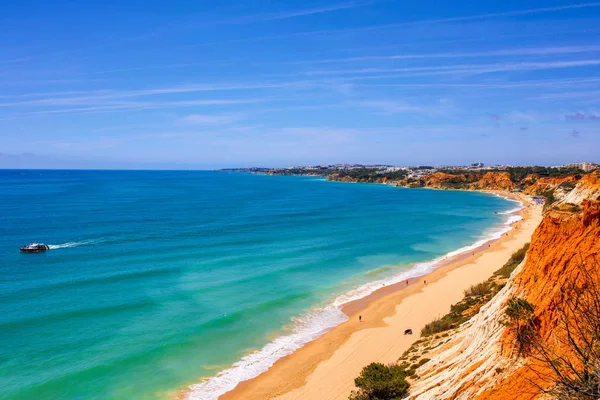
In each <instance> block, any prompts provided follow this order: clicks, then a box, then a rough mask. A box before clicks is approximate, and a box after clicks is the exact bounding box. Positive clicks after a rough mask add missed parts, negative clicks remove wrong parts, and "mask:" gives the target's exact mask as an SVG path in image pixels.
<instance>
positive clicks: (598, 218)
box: [411, 175, 600, 400]
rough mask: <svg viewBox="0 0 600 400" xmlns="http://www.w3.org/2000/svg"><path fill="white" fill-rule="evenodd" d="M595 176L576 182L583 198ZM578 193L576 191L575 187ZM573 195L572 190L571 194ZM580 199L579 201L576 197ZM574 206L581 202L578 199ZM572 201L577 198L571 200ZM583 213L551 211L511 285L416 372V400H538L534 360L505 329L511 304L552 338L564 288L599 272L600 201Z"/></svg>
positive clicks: (594, 185)
mask: <svg viewBox="0 0 600 400" xmlns="http://www.w3.org/2000/svg"><path fill="white" fill-rule="evenodd" d="M597 184H598V176H597V175H594V176H590V177H588V179H586V180H585V181H583V179H582V182H579V183H578V187H579V185H581V187H580V188H579V189H580V193H585V194H586V195H590V194H591V195H592V196H595V195H596V194H597V192H596V190H597ZM576 189H577V188H576ZM574 190H575V189H573V191H574ZM578 196H579V195H578ZM577 199H579V198H577ZM572 200H573V201H575V200H576V199H572ZM579 204H581V206H582V209H583V211H582V212H580V213H573V212H561V211H551V212H550V213H548V214H547V215H546V216H545V217H544V219H543V220H542V222H541V223H540V225H539V226H538V228H537V229H536V231H535V233H534V234H533V236H532V240H531V245H530V247H529V251H528V253H527V257H526V259H525V261H524V262H523V263H522V264H521V265H520V266H519V267H518V268H517V270H515V272H514V273H513V276H512V277H511V279H510V280H509V282H508V284H507V285H506V286H505V287H504V288H503V289H502V290H501V291H500V292H499V293H498V294H497V295H496V296H495V297H494V298H493V299H492V301H491V302H490V303H488V304H487V305H485V306H484V307H482V308H481V310H480V312H479V314H477V315H476V316H475V317H473V318H472V319H471V320H470V321H468V322H467V323H465V324H464V325H463V326H462V327H461V328H460V329H459V330H458V332H457V333H456V334H455V335H454V336H453V338H452V339H451V341H450V342H448V344H447V345H446V346H445V347H444V350H443V351H442V352H440V353H439V354H436V355H434V356H433V357H432V358H431V361H430V362H428V363H427V364H425V365H424V366H423V367H421V369H420V370H419V371H418V372H417V373H418V375H419V376H420V379H419V380H417V381H416V382H415V383H414V384H413V386H412V387H411V398H414V399H417V398H418V399H486V400H492V399H494V400H509V399H510V400H513V399H520V400H525V399H536V398H538V397H539V393H540V387H544V386H545V385H548V384H549V383H548V382H545V381H540V377H539V375H538V374H536V373H535V372H534V369H532V367H535V366H536V363H538V364H539V361H536V360H535V359H533V358H527V357H525V358H524V357H520V356H519V355H518V353H517V351H516V342H515V338H514V336H513V331H512V330H508V329H507V328H506V327H505V326H504V325H503V324H502V323H501V321H502V319H503V316H504V311H505V307H506V302H507V300H508V299H509V298H510V297H513V296H519V297H523V298H526V299H527V301H529V302H531V303H532V304H533V305H534V306H535V312H534V319H535V320H536V321H537V324H538V330H539V334H540V336H541V337H542V338H544V339H550V338H551V336H552V335H555V334H556V327H557V326H558V321H559V316H560V313H561V310H564V309H565V307H564V305H565V302H566V300H567V297H566V294H565V291H564V288H565V286H566V284H567V281H568V280H569V279H570V278H571V277H572V275H571V273H572V271H576V270H577V268H578V267H579V266H581V265H583V266H585V267H586V268H598V266H597V264H596V263H595V262H594V261H595V260H598V258H599V255H600V202H598V201H590V200H588V199H587V198H586V199H582V200H581V202H580V203H579Z"/></svg>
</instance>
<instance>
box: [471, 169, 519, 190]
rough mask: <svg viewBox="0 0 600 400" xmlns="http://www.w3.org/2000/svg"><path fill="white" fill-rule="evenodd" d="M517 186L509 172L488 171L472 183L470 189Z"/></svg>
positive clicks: (499, 188) (496, 188)
mask: <svg viewBox="0 0 600 400" xmlns="http://www.w3.org/2000/svg"><path fill="white" fill-rule="evenodd" d="M516 187H517V185H515V183H514V182H513V181H512V180H511V179H510V174H509V173H508V172H488V173H486V174H485V175H483V177H482V178H481V179H480V180H478V181H477V182H474V183H472V184H471V185H470V186H469V189H474V190H513V189H515V188H516Z"/></svg>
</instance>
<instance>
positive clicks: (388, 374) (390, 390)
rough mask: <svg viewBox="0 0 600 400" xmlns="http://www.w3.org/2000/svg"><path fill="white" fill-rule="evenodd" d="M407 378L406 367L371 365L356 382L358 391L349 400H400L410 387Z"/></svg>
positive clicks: (364, 369) (365, 368)
mask: <svg viewBox="0 0 600 400" xmlns="http://www.w3.org/2000/svg"><path fill="white" fill-rule="evenodd" d="M406 376H407V374H406V370H405V366H401V365H384V364H381V363H371V364H369V365H367V366H366V367H364V368H363V370H362V372H361V373H360V376H359V377H358V378H356V379H355V380H354V384H355V385H356V387H357V388H358V390H356V391H353V392H352V394H351V395H350V397H349V400H393V399H400V398H401V397H403V396H404V395H405V394H406V393H407V392H408V388H409V387H410V384H409V383H408V382H407V381H406Z"/></svg>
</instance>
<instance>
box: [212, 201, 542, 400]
mask: <svg viewBox="0 0 600 400" xmlns="http://www.w3.org/2000/svg"><path fill="white" fill-rule="evenodd" d="M502 195H506V196H507V197H512V198H515V197H518V199H519V200H520V201H522V202H523V203H525V204H527V205H528V207H526V208H525V209H523V210H522V211H520V215H521V216H522V217H523V219H522V220H521V221H518V222H516V223H514V224H513V229H512V230H511V231H509V232H508V233H507V234H505V235H503V236H502V237H501V238H500V239H498V240H496V241H493V242H489V243H486V244H484V245H482V246H481V247H480V248H478V249H476V250H473V251H472V252H470V253H469V254H463V255H459V256H457V257H455V258H454V259H450V260H446V261H445V262H444V263H442V264H441V265H440V267H439V268H437V269H436V270H435V271H434V272H432V273H430V274H427V275H425V276H423V277H421V278H418V279H413V280H412V281H409V283H408V284H407V283H406V282H401V283H398V284H395V285H390V286H388V287H384V288H382V289H380V290H378V291H376V292H374V293H372V294H371V295H370V296H368V297H366V298H364V299H361V300H359V301H356V302H353V303H349V304H348V305H346V306H345V307H344V309H343V311H344V312H345V313H346V314H347V315H348V316H349V317H350V319H349V320H348V321H347V322H345V323H343V324H341V325H339V326H337V327H336V328H334V329H333V330H331V331H330V332H328V333H326V334H325V335H323V336H322V337H320V338H318V339H316V340H315V341H313V342H310V343H308V344H307V345H306V346H304V347H302V348H301V349H299V350H297V351H296V352H294V353H293V354H291V355H289V356H287V357H285V358H282V359H280V360H279V361H277V362H276V363H275V364H274V365H273V366H272V367H271V368H270V369H269V370H268V371H267V372H265V373H263V374H261V375H259V376H258V377H256V378H254V379H251V380H249V381H245V382H242V383H241V384H240V385H238V386H237V387H236V388H235V389H234V390H233V391H231V392H229V393H226V394H225V395H223V396H221V397H220V399H253V400H257V399H275V398H277V399H281V400H292V399H339V400H342V399H347V398H348V395H349V394H350V392H351V391H352V390H353V389H354V378H356V377H357V376H358V374H359V373H360V371H361V370H362V368H363V367H364V366H366V365H367V364H369V363H371V362H374V361H377V362H383V363H390V362H394V361H396V360H397V359H398V358H399V357H400V356H401V355H402V353H403V352H404V351H405V350H407V349H408V348H409V347H410V346H411V344H412V343H413V342H415V341H416V340H418V339H419V332H420V331H421V328H423V326H424V325H425V324H427V323H428V322H430V321H432V320H433V319H435V318H437V317H440V316H442V315H444V314H446V313H447V312H448V311H449V310H450V306H451V305H452V304H454V303H456V302H458V301H460V300H461V299H462V297H463V291H464V290H465V289H467V288H468V287H469V286H471V285H473V284H477V283H479V282H482V281H484V280H486V279H487V278H489V277H490V276H491V275H492V274H493V272H494V271H496V270H498V269H499V268H500V267H502V265H504V263H505V262H506V261H507V260H508V259H509V257H510V256H511V254H512V253H513V252H514V251H516V250H518V249H519V248H521V247H522V246H523V245H524V244H525V243H527V242H529V241H530V238H531V235H532V233H533V231H534V230H535V228H536V227H537V225H538V224H539V222H540V221H541V218H542V206H541V205H531V204H530V203H529V202H528V199H527V197H526V196H522V195H518V194H506V193H503V194H502ZM425 282H426V283H425ZM359 315H360V316H362V322H359ZM408 328H410V329H412V330H413V332H414V333H415V334H414V335H412V336H405V335H404V334H403V332H404V330H405V329H408Z"/></svg>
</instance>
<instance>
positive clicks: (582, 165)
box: [563, 162, 600, 172]
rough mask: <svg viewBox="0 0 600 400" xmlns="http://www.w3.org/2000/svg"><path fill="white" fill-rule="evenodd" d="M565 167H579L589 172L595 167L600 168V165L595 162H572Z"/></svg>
mask: <svg viewBox="0 0 600 400" xmlns="http://www.w3.org/2000/svg"><path fill="white" fill-rule="evenodd" d="M563 167H565V168H579V169H580V170H582V171H585V172H589V171H593V170H595V169H598V168H600V165H598V164H596V163H593V162H580V163H570V164H567V165H563Z"/></svg>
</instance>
